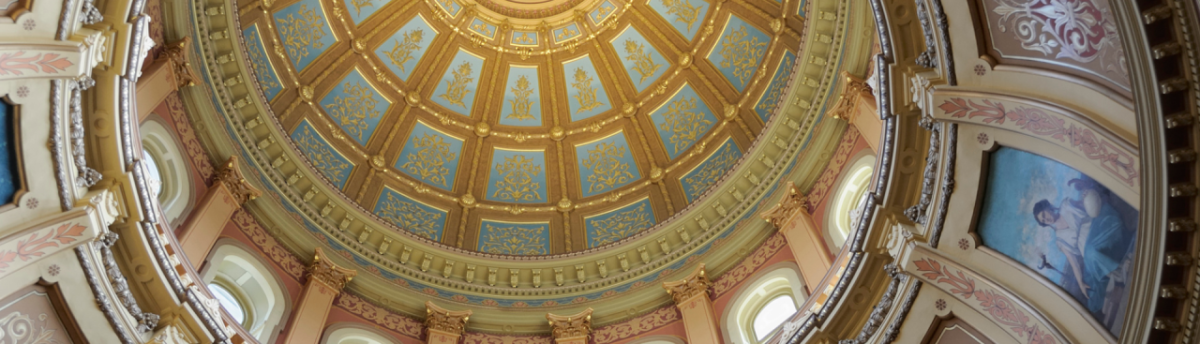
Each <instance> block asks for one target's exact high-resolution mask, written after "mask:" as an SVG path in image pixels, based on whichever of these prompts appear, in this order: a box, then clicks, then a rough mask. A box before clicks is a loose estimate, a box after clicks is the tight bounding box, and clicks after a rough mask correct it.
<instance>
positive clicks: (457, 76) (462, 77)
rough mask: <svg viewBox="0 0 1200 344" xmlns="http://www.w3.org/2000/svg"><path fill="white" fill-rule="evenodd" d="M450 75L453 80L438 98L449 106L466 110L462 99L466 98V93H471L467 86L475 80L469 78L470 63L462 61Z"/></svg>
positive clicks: (471, 77)
mask: <svg viewBox="0 0 1200 344" xmlns="http://www.w3.org/2000/svg"><path fill="white" fill-rule="evenodd" d="M451 74H452V75H453V76H454V79H453V80H450V81H449V82H448V83H447V85H446V92H445V93H442V94H441V95H439V96H438V97H440V98H442V99H445V100H446V101H447V102H449V103H450V104H454V105H457V106H459V107H462V108H466V107H467V105H466V104H463V98H464V97H466V96H467V92H471V90H470V89H468V88H467V85H468V84H470V83H471V81H475V78H474V77H473V76H471V63H470V62H467V61H463V63H462V64H459V65H458V67H457V68H455V69H454V71H453V72H451Z"/></svg>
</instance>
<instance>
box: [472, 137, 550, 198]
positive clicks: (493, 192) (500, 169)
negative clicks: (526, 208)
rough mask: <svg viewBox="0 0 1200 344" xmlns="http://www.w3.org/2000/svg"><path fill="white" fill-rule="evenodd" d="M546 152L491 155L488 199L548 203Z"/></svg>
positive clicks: (504, 151) (499, 151) (528, 151)
mask: <svg viewBox="0 0 1200 344" xmlns="http://www.w3.org/2000/svg"><path fill="white" fill-rule="evenodd" d="M546 172H547V171H546V153H545V152H544V151H540V150H537V151H531V150H508V149H501V148H496V149H495V150H494V151H493V152H492V169H491V173H490V174H489V175H488V193H487V199H489V200H493V201H498V202H509V203H547V200H548V199H549V198H548V197H549V195H547V194H546Z"/></svg>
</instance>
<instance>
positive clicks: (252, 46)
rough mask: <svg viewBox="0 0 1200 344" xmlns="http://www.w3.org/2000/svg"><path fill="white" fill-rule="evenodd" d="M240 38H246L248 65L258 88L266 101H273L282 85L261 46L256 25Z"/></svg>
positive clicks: (265, 51) (244, 31)
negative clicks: (252, 70) (251, 69)
mask: <svg viewBox="0 0 1200 344" xmlns="http://www.w3.org/2000/svg"><path fill="white" fill-rule="evenodd" d="M242 36H244V37H245V38H246V56H249V58H250V65H251V66H252V67H253V68H254V75H255V77H256V79H258V87H261V88H262V91H263V95H265V96H266V97H267V101H270V100H272V99H275V96H276V95H278V94H279V91H282V90H283V85H282V84H280V81H279V75H278V74H276V73H275V66H273V65H271V59H270V58H268V57H267V56H268V55H267V48H266V47H265V46H264V45H263V40H262V35H260V34H259V31H258V24H254V25H250V27H249V28H247V29H246V30H243V31H242Z"/></svg>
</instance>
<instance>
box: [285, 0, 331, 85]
mask: <svg viewBox="0 0 1200 344" xmlns="http://www.w3.org/2000/svg"><path fill="white" fill-rule="evenodd" d="M274 17H275V30H276V31H278V32H279V39H280V41H281V42H283V46H284V49H285V50H286V51H287V56H288V59H289V60H291V61H292V64H293V65H295V66H296V69H298V70H304V68H306V67H308V65H309V64H311V63H312V62H313V60H316V59H317V56H320V55H321V53H323V52H325V50H327V49H329V47H330V46H332V45H333V43H335V42H337V38H336V37H334V36H333V31H331V29H330V28H329V20H327V19H326V17H325V11H323V10H322V9H321V2H320V1H317V0H300V1H299V2H297V3H294V4H292V5H291V6H288V7H285V8H283V9H282V10H280V11H279V12H275V15H274ZM314 26H315V27H316V28H317V30H312V28H313V27H314ZM304 42H309V43H308V44H304Z"/></svg>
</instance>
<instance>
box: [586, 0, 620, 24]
mask: <svg viewBox="0 0 1200 344" xmlns="http://www.w3.org/2000/svg"><path fill="white" fill-rule="evenodd" d="M616 12H617V6H616V5H613V3H612V2H611V1H608V0H605V1H604V2H603V3H601V4H600V6H596V9H594V10H592V11H591V12H589V13H588V18H591V19H592V24H595V25H600V24H602V23H604V20H605V19H608V18H609V17H612V15H613V13H616Z"/></svg>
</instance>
